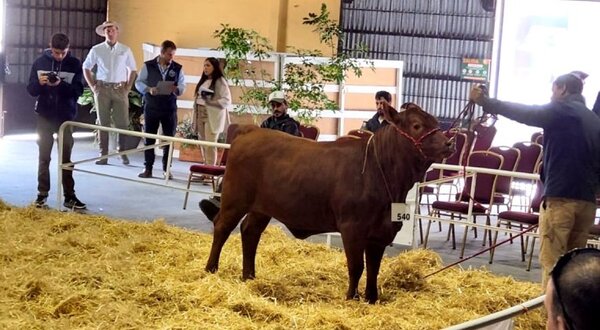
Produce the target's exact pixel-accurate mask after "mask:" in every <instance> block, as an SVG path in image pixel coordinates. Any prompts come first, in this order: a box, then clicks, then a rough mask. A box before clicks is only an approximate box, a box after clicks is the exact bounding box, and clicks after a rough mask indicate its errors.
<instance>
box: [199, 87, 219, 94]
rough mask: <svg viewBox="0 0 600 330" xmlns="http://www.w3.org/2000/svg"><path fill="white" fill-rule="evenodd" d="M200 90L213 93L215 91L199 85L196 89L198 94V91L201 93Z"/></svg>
mask: <svg viewBox="0 0 600 330" xmlns="http://www.w3.org/2000/svg"><path fill="white" fill-rule="evenodd" d="M202 92H204V93H208V94H214V93H215V91H213V90H211V89H208V88H206V87H202V86H200V88H199V89H198V94H200V93H202Z"/></svg>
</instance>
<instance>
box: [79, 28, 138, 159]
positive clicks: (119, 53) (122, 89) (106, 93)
mask: <svg viewBox="0 0 600 330" xmlns="http://www.w3.org/2000/svg"><path fill="white" fill-rule="evenodd" d="M96 33H97V34H98V35H99V36H102V37H105V39H106V40H105V41H104V42H103V43H100V44H97V45H95V46H94V47H92V49H91V50H90V52H89V54H88V56H87V58H86V59H85V61H84V62H83V75H84V77H85V80H86V81H87V83H88V85H89V86H90V89H91V90H92V92H93V93H94V100H95V103H96V113H97V114H98V120H99V121H100V125H102V126H105V127H110V126H111V121H112V122H114V124H115V127H116V128H120V129H128V128H129V96H128V94H129V90H130V89H131V86H132V85H133V83H134V81H135V77H136V64H135V59H134V58H133V53H132V52H131V49H130V48H129V47H127V46H125V45H123V44H122V43H119V42H118V41H117V39H118V37H119V24H118V23H117V22H113V21H106V22H104V23H102V24H100V25H98V26H97V27H96ZM94 66H96V73H95V74H94V73H93V72H92V69H93V68H94ZM125 149H126V148H125V144H124V139H123V138H122V136H119V150H120V151H124V150H125ZM100 154H101V155H102V156H105V155H107V154H108V132H105V131H102V132H100ZM121 159H122V160H123V164H125V165H127V164H129V159H128V158H127V155H122V156H121ZM96 164H97V165H106V164H108V159H107V158H103V159H100V160H98V161H96Z"/></svg>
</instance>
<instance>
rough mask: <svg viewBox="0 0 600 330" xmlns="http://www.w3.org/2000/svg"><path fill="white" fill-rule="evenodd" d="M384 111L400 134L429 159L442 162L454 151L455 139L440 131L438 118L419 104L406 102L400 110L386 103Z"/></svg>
mask: <svg viewBox="0 0 600 330" xmlns="http://www.w3.org/2000/svg"><path fill="white" fill-rule="evenodd" d="M383 112H384V116H385V119H386V120H387V121H388V122H389V123H390V125H392V126H393V127H394V128H395V129H396V130H397V132H398V134H400V135H403V136H404V137H405V138H407V139H409V140H410V141H411V142H412V143H413V144H414V145H415V147H416V148H417V149H418V150H419V152H421V153H422V154H423V156H424V157H425V158H426V159H427V160H429V161H433V162H441V161H442V159H444V158H447V157H449V156H450V155H452V154H453V153H454V151H455V148H454V141H451V140H449V139H448V138H447V137H446V136H445V135H444V134H443V133H442V131H440V129H439V123H438V121H437V119H436V118H435V117H434V116H432V115H430V114H428V113H427V112H425V111H423V109H421V107H419V106H418V105H416V104H414V103H404V104H403V105H402V108H401V111H400V112H398V111H396V109H394V108H393V107H392V106H391V105H389V104H386V105H385V107H384V110H383Z"/></svg>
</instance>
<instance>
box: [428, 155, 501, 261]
mask: <svg viewBox="0 0 600 330" xmlns="http://www.w3.org/2000/svg"><path fill="white" fill-rule="evenodd" d="M503 161H504V160H503V157H502V156H501V155H498V154H496V153H493V152H490V151H474V152H472V153H471V155H469V159H468V162H467V165H468V166H472V167H481V168H488V169H496V170H498V169H500V168H502V163H503ZM496 179H497V175H493V174H484V173H475V174H474V175H473V176H471V177H468V178H467V179H466V182H465V185H464V187H463V190H462V192H461V193H460V194H459V196H458V199H457V200H456V201H453V202H445V201H435V202H433V204H432V210H433V211H432V215H434V214H437V216H438V217H441V216H442V215H444V216H449V217H450V218H451V219H454V218H455V217H458V219H459V220H461V219H463V217H466V216H468V214H469V213H471V217H472V220H473V223H476V218H477V217H478V216H483V217H485V218H486V224H487V225H490V210H491V209H492V206H493V204H494V194H495V189H496ZM471 184H473V185H474V189H475V192H474V194H473V196H470V193H471ZM471 199H472V200H473V201H472V202H471V201H470V200H471ZM484 204H487V205H488V207H485V206H483V205H484ZM468 220H470V219H467V221H468ZM431 221H432V220H429V221H428V224H427V230H426V234H425V241H424V247H427V240H428V238H429V230H430V227H431ZM467 233H468V224H467V225H466V226H465V232H464V235H463V242H462V243H463V244H462V249H461V253H460V257H461V258H462V257H463V255H464V250H465V243H466V240H467ZM450 235H451V236H452V248H453V249H456V239H455V233H454V224H452V223H451V224H450V228H449V232H448V236H449V237H448V239H449V238H450ZM486 235H487V230H486V231H484V243H485V237H486ZM475 237H477V232H476V231H475ZM491 240H492V239H491V233H490V234H489V241H490V243H491Z"/></svg>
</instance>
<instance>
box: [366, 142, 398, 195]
mask: <svg viewBox="0 0 600 330" xmlns="http://www.w3.org/2000/svg"><path fill="white" fill-rule="evenodd" d="M370 140H371V139H369V141H370ZM373 154H375V162H376V163H377V167H379V172H381V176H382V177H383V184H384V185H385V190H386V191H387V193H388V196H389V197H390V203H394V199H393V198H392V191H391V190H390V186H389V185H388V182H387V178H386V177H385V173H384V172H383V168H382V167H381V162H380V161H379V155H378V154H377V148H375V144H373Z"/></svg>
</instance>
